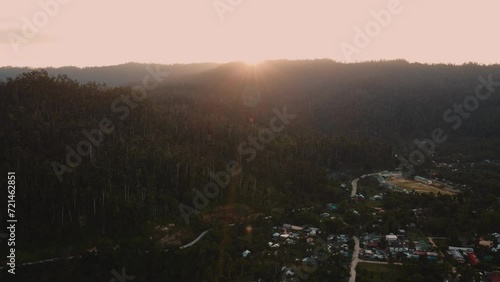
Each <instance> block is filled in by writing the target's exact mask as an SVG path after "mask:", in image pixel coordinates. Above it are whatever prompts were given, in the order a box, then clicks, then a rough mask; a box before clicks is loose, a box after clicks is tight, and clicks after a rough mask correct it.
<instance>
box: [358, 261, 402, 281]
mask: <svg viewBox="0 0 500 282" xmlns="http://www.w3.org/2000/svg"><path fill="white" fill-rule="evenodd" d="M404 277H405V273H404V271H403V267H402V266H400V265H391V264H375V263H365V262H360V263H359V264H358V267H357V277H356V278H357V279H356V280H359V281H370V282H378V281H381V282H382V281H398V279H402V278H404Z"/></svg>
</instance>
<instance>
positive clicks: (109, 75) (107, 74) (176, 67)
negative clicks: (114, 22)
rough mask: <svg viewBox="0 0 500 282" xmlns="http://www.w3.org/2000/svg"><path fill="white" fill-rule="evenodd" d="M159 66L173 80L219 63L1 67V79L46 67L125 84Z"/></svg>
mask: <svg viewBox="0 0 500 282" xmlns="http://www.w3.org/2000/svg"><path fill="white" fill-rule="evenodd" d="M147 66H152V67H153V68H156V66H159V67H160V69H161V71H162V72H163V71H164V72H171V76H170V77H169V80H173V79H176V78H179V77H183V76H185V75H192V74H196V73H200V72H204V71H208V70H210V69H213V68H215V67H216V66H218V64H214V63H199V64H186V65H180V64H173V65H163V64H140V63H127V64H121V65H115V66H104V67H85V68H78V67H73V66H68V67H60V68H29V67H8V66H7V67H1V68H0V81H5V80H6V79H7V78H8V77H12V78H15V77H16V76H18V75H19V74H21V73H24V72H30V71H32V70H37V69H45V70H46V71H47V72H48V73H49V75H51V76H57V75H58V74H66V75H67V76H68V77H69V78H72V79H76V80H77V81H79V82H80V83H86V82H96V83H106V84H107V85H108V86H125V85H131V84H133V83H135V82H139V81H141V80H142V78H143V77H144V76H145V75H146V74H147V71H146V67H147Z"/></svg>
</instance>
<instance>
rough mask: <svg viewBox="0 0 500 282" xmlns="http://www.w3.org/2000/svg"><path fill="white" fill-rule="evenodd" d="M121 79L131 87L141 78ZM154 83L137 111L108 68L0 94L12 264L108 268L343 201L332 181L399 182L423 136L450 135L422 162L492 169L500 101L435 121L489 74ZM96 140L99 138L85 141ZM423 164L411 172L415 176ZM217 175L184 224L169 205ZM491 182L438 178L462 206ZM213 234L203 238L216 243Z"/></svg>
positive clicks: (256, 73) (410, 72) (365, 73)
mask: <svg viewBox="0 0 500 282" xmlns="http://www.w3.org/2000/svg"><path fill="white" fill-rule="evenodd" d="M131 66H134V71H135V73H137V74H140V72H139V71H138V70H137V69H138V66H137V65H131ZM141 67H142V68H143V69H142V72H143V74H142V75H143V76H145V75H147V74H148V73H147V71H146V70H144V66H141ZM155 67H159V68H162V66H155ZM166 71H168V72H169V74H170V75H171V77H169V79H167V80H165V81H163V82H162V83H161V84H159V85H158V86H157V87H154V89H151V90H148V91H147V92H146V93H145V94H144V95H147V98H146V99H140V100H134V98H133V97H131V93H133V91H132V87H133V86H134V85H135V83H140V81H141V77H138V78H137V79H133V80H132V79H131V78H130V79H129V81H128V82H127V83H121V82H122V81H126V79H123V78H121V79H120V78H119V77H118V78H117V77H116V75H115V76H112V78H110V81H109V82H107V81H105V80H106V79H107V76H106V75H107V74H108V73H113V72H112V70H108V72H103V73H104V75H102V77H101V81H100V82H101V83H97V82H87V83H79V82H78V81H77V80H75V79H74V78H73V77H72V76H71V75H68V74H67V73H60V74H55V73H54V70H51V73H50V74H49V72H48V71H46V70H32V71H26V72H23V73H21V74H19V75H18V76H16V77H9V78H6V79H4V80H3V81H1V82H0V107H1V109H0V110H1V114H0V116H1V120H2V122H1V123H0V124H1V126H2V128H1V130H0V133H1V134H2V136H1V141H0V142H2V148H4V149H3V153H2V154H1V157H0V164H1V167H2V171H15V172H16V175H17V176H18V179H17V191H18V192H17V197H18V198H17V202H18V205H19V208H18V215H17V216H18V218H20V219H22V224H20V225H19V227H18V230H17V236H18V237H17V238H18V241H19V242H23V246H22V247H19V248H20V250H23V251H22V252H21V251H20V259H23V260H25V261H30V260H33V259H38V258H46V257H51V256H62V255H72V254H78V253H80V252H81V251H82V250H85V249H88V248H91V247H94V246H99V249H100V250H102V253H104V254H106V255H105V256H109V257H108V258H104V259H107V260H112V259H111V257H112V256H117V254H116V253H113V252H111V251H110V250H111V249H112V248H113V247H114V246H115V245H117V244H120V246H121V249H122V250H121V251H120V252H124V253H126V252H127V251H130V250H134V251H138V250H146V249H152V246H153V245H154V244H155V243H154V240H151V238H150V237H151V236H153V237H154V233H155V231H156V229H155V227H156V226H159V225H167V224H175V225H176V226H181V227H182V230H183V232H184V235H183V236H181V237H183V238H184V237H186V238H188V237H189V238H192V236H193V235H195V234H198V233H199V232H201V231H203V230H206V229H209V228H212V227H214V226H224V225H227V224H232V223H240V222H244V221H246V220H249V219H251V218H252V217H254V216H255V215H256V214H276V213H277V212H278V213H279V211H280V210H288V209H292V208H294V207H297V206H312V205H316V204H317V203H318V201H320V200H323V201H324V200H325V199H326V200H328V201H331V202H334V201H340V200H341V199H342V197H343V196H345V195H343V194H342V193H343V191H342V190H341V189H340V188H339V187H338V183H339V182H338V180H336V179H332V177H330V176H331V175H343V174H344V173H348V174H350V175H354V176H359V175H361V174H362V173H367V172H373V171H379V170H384V169H395V168H396V167H398V165H399V160H398V159H397V158H395V157H394V156H395V155H396V154H402V155H405V156H406V155H408V153H409V152H410V151H411V150H413V149H415V142H414V140H415V138H416V139H418V140H423V139H426V138H430V136H431V134H432V131H433V130H434V129H435V128H442V129H443V130H444V131H445V132H446V133H447V134H448V136H449V137H448V140H447V141H446V142H445V143H443V144H439V145H438V146H437V148H436V153H435V154H434V155H433V158H434V159H432V160H439V161H441V162H452V161H455V160H456V159H458V158H460V159H461V160H467V161H471V162H481V161H484V160H485V159H488V160H498V159H500V150H498V146H499V145H500V115H498V112H499V110H500V94H499V93H500V90H498V89H497V91H496V92H495V93H494V94H492V95H491V97H489V98H488V99H485V100H482V101H480V103H479V105H478V107H477V110H474V111H471V112H470V116H467V118H463V119H462V123H461V124H460V126H458V128H457V129H456V130H455V129H454V128H453V125H456V120H454V122H451V121H450V120H446V119H445V118H443V114H444V113H445V112H447V110H448V109H453V108H454V105H455V104H463V103H464V99H465V98H466V97H468V96H471V95H474V93H475V90H476V88H477V87H478V85H481V83H482V82H481V80H480V79H479V78H478V77H483V78H484V79H486V80H487V79H488V77H489V76H490V75H491V78H492V80H493V81H494V82H496V81H500V66H498V65H492V66H481V65H476V64H465V65H460V66H454V65H426V64H417V63H408V62H406V61H387V62H366V63H358V64H342V63H337V62H334V61H330V60H313V61H269V62H265V63H262V64H260V65H257V66H248V65H245V64H243V63H230V64H224V65H215V64H205V65H203V64H202V65H187V66H184V65H173V66H169V67H168V68H167V69H166ZM110 77H111V76H110ZM134 77H136V75H134ZM80 80H82V79H80ZM83 81H85V79H83ZM117 84H121V86H116V87H115V86H113V87H111V86H109V85H117ZM276 112H279V113H283V112H287V113H289V114H290V115H293V116H294V118H293V119H291V120H290V122H289V123H286V124H284V125H285V126H284V128H283V130H280V131H279V132H274V134H273V135H272V137H271V138H270V141H269V142H260V144H255V145H254V147H255V148H253V147H251V144H253V143H258V142H259V141H255V142H252V141H250V140H252V138H253V139H255V140H262V138H263V137H262V135H263V133H262V132H264V131H265V132H269V130H268V128H270V121H272V120H276V116H277V113H276ZM278 116H279V114H278ZM450 116H451V115H450ZM103 121H105V122H104V123H105V125H104V126H102V123H103ZM103 127H105V128H107V129H110V130H109V131H108V132H104V131H102V130H101V133H100V134H98V133H96V132H98V131H99V129H100V128H103ZM271 128H272V126H271ZM266 130H267V131H266ZM102 132H104V133H102ZM89 136H91V137H89ZM92 138H94V139H92ZM84 141H85V142H84ZM243 142H246V143H243ZM82 144H90V145H91V146H84V145H82ZM79 152H85V153H84V154H81V153H79ZM68 160H69V161H68ZM432 160H431V159H428V160H426V163H425V164H423V165H422V166H420V167H418V168H416V172H421V173H425V171H426V169H428V168H429V167H430V166H431V165H432V163H431V161H432ZM229 162H232V163H233V164H236V166H237V167H239V168H240V170H241V172H239V173H238V174H237V175H234V177H231V178H230V181H228V183H227V185H224V187H223V188H222V189H220V191H219V193H218V194H217V195H216V196H215V197H213V198H212V199H210V201H209V203H208V204H207V207H204V208H202V209H199V211H198V212H196V214H194V213H193V214H192V215H191V216H190V223H189V224H187V223H186V221H185V220H184V218H183V216H182V214H181V211H180V209H179V205H180V204H181V203H184V204H185V205H187V206H189V207H193V208H194V206H193V199H194V198H196V190H194V188H197V189H199V190H202V189H203V187H204V186H205V185H206V184H207V183H209V182H210V181H212V180H213V178H214V174H217V172H220V171H225V170H226V167H227V164H228V163H229ZM496 168H497V167H496V166H495V168H494V169H491V166H488V167H485V168H483V169H481V168H478V170H476V171H471V172H470V174H469V175H455V176H453V175H448V172H441V174H442V175H446V177H447V178H448V179H452V180H454V181H457V182H460V181H462V182H467V183H471V182H472V183H473V184H472V186H471V191H472V192H471V193H473V194H474V195H475V196H474V201H475V202H474V203H475V205H481V204H483V203H484V201H487V200H489V201H490V203H491V199H495V198H497V197H500V190H499V189H498V188H499V187H500V175H498V171H497V170H496ZM485 175H487V177H485ZM461 178H462V179H461ZM464 178H466V179H464ZM481 195H484V197H483V196H481ZM486 195H488V199H486ZM389 200H390V198H389V199H388V200H387V201H389ZM461 201H463V200H461ZM0 215H1V217H2V218H1V220H2V221H4V214H3V213H1V214H0ZM219 231H220V230H219ZM219 231H216V232H215V233H214V234H212V235H210V236H212V237H220V240H221V241H225V240H228V239H227V238H226V236H224V235H223V234H220V233H219ZM152 234H153V235H152ZM103 238H105V239H103ZM181 241H183V242H186V241H188V240H187V239H183V240H181ZM217 251H218V250H217V248H214V247H213V246H207V249H206V250H205V251H203V252H204V253H203V254H199V253H192V254H191V253H190V254H189V255H186V256H185V257H184V258H183V259H181V260H188V259H189V258H190V257H199V258H201V259H203V260H204V261H205V263H207V264H208V263H215V259H213V258H215V257H216V255H215V254H214V253H216V252H217ZM189 252H195V251H194V250H193V251H189ZM123 256H125V255H123ZM138 256H139V257H140V256H142V255H131V257H134V260H135V259H137V257H138ZM155 256H162V257H163V260H164V262H163V263H158V262H157V261H155V259H154V258H155ZM84 259H89V258H84ZM101 259H103V258H101ZM120 259H121V258H120ZM120 259H118V258H117V260H120ZM165 261H166V262H165ZM229 261H230V259H226V261H225V262H220V261H219V263H221V264H222V265H223V264H224V263H230V262H229ZM147 262H149V263H150V265H151V267H153V268H157V269H161V268H163V267H165V264H167V263H172V264H175V263H176V259H175V258H174V257H173V256H171V257H169V256H166V257H165V254H161V255H160V254H156V253H154V254H152V255H151V256H149V257H148V258H145V262H141V263H144V264H147ZM138 263H139V262H138ZM178 263H180V262H178ZM234 263H236V264H238V263H240V262H234ZM185 264H189V263H187V262H186V263H185ZM88 265H89V266H88V267H89V268H91V267H92V263H89V264H88ZM110 265H111V263H110ZM218 267H219V268H220V269H222V268H223V267H222V266H220V265H219V266H218ZM232 267H237V268H238V269H241V271H242V272H243V269H245V265H239V264H238V265H237V266H232ZM262 267H263V268H264V269H266V268H269V269H272V268H275V267H276V266H262ZM103 268H104V267H103ZM219 268H218V269H219ZM106 269H111V266H110V267H109V268H106ZM117 269H118V268H117ZM187 269H189V268H187ZM80 271H82V270H80ZM85 271H90V270H85ZM85 271H83V273H85ZM187 271H189V270H187ZM199 271H201V270H199ZM221 271H222V270H221ZM255 271H257V270H254V272H255ZM137 272H140V271H139V270H137ZM137 272H136V273H137ZM264 272H265V271H264ZM188 273H189V272H188ZM188 273H177V274H176V275H179V276H170V277H177V278H182V277H184V276H183V275H188ZM197 275H199V276H198V277H212V276H213V275H216V274H214V273H198V274H197ZM82 279H83V278H82ZM83 280H85V279H83ZM83 280H82V281H83ZM105 280H106V279H104V278H103V281H105ZM74 281H79V280H78V279H77V280H74ZM107 281H109V279H108V280H107ZM141 281H142V280H141ZM228 281H229V280H228Z"/></svg>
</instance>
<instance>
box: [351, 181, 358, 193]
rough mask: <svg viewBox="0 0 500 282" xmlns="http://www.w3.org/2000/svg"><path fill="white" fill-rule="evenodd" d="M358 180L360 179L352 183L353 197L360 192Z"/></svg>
mask: <svg viewBox="0 0 500 282" xmlns="http://www.w3.org/2000/svg"><path fill="white" fill-rule="evenodd" d="M358 180H359V178H356V179H354V180H353V181H352V182H351V186H352V191H351V197H354V196H356V193H357V191H358Z"/></svg>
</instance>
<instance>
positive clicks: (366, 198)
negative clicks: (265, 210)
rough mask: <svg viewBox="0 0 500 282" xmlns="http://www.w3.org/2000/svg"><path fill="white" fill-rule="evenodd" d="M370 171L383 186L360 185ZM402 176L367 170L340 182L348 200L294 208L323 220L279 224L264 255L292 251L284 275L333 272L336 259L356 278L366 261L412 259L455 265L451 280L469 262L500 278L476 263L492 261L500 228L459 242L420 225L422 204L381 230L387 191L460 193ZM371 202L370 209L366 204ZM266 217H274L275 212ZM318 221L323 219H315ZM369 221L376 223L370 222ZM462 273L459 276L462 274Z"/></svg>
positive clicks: (484, 277) (485, 277)
mask: <svg viewBox="0 0 500 282" xmlns="http://www.w3.org/2000/svg"><path fill="white" fill-rule="evenodd" d="M370 177H371V178H373V179H376V180H377V181H378V183H379V187H378V188H376V189H368V187H363V185H360V187H357V186H358V180H360V179H365V178H370ZM399 178H402V176H401V174H400V173H398V172H387V171H385V172H382V173H378V174H372V175H365V176H362V177H360V178H359V179H355V180H354V181H352V183H351V184H348V183H342V184H341V185H340V187H341V188H342V189H344V190H345V191H346V192H351V197H350V199H349V200H348V204H346V203H325V204H324V205H323V206H322V207H319V208H318V207H304V208H297V209H294V210H292V211H290V214H300V213H304V214H308V215H309V216H311V214H313V215H314V217H315V218H316V219H317V220H319V221H317V220H313V221H312V222H311V223H310V224H302V225H299V224H296V223H295V222H283V223H282V224H279V225H274V226H273V227H272V231H271V232H270V236H269V240H268V242H267V251H265V252H264V255H266V256H269V257H275V256H285V257H287V259H284V261H285V263H284V264H283V265H282V266H281V272H282V278H283V279H288V280H286V281H301V279H302V280H304V277H310V276H309V275H313V273H314V272H315V271H320V270H321V269H323V270H326V271H327V272H328V271H329V270H328V269H331V266H332V265H336V266H337V267H340V268H341V269H342V271H344V272H345V273H346V275H345V278H346V281H347V280H348V281H355V279H356V276H357V273H356V272H357V271H358V272H359V271H362V272H363V271H365V270H364V269H365V268H367V267H366V266H367V265H371V267H370V268H371V269H373V267H377V268H380V269H383V268H384V267H403V265H404V264H405V263H407V262H408V261H411V260H414V261H422V260H425V261H427V262H428V263H431V264H438V265H441V264H443V263H446V264H447V265H450V266H451V273H450V275H449V278H450V279H449V280H448V281H455V280H453V278H452V276H453V275H452V274H453V273H455V272H457V269H462V268H464V267H467V268H470V269H471V270H472V271H475V273H476V274H477V275H479V276H480V277H481V280H479V281H500V280H499V279H500V272H499V271H481V270H479V269H477V268H475V267H477V266H478V265H480V264H481V263H482V262H483V261H484V262H486V263H488V262H492V261H493V260H494V257H495V259H496V257H498V255H497V254H499V253H500V234H499V233H491V234H476V240H475V241H470V240H467V239H465V238H461V239H460V240H459V241H458V242H455V241H452V240H450V238H447V237H434V236H433V235H432V234H424V233H423V232H422V231H421V230H420V229H419V226H420V223H419V222H421V221H422V220H425V218H426V213H427V212H428V211H427V210H426V209H421V208H414V209H412V210H411V211H410V213H411V218H410V220H409V221H408V222H406V223H405V224H402V225H401V226H398V227H395V228H391V229H392V230H390V231H391V232H387V233H383V232H380V231H382V230H383V228H381V226H383V225H384V224H386V222H385V221H387V220H389V218H388V217H387V216H386V213H387V210H386V209H384V208H383V207H382V206H381V205H380V203H381V201H382V200H383V199H384V197H385V195H386V193H387V192H388V191H391V192H398V193H402V194H405V195H410V196H411V194H412V193H436V194H437V193H440V194H443V195H453V194H455V193H460V191H459V190H457V189H454V188H452V187H451V186H449V185H448V184H446V185H444V184H442V183H441V182H438V181H435V180H429V179H426V178H423V177H415V178H414V179H413V180H405V181H407V184H405V185H407V186H405V188H402V187H398V186H396V185H395V184H393V183H394V181H395V180H396V181H397V179H399ZM436 182H437V183H436ZM415 187H417V188H415ZM367 206H368V207H369V209H371V211H370V210H366V207H367ZM361 218H363V219H361ZM265 219H266V220H272V216H268V217H265ZM332 221H335V222H336V224H337V225H336V226H337V227H338V226H341V228H339V229H338V231H340V232H335V230H332V229H331V228H329V227H328V224H329V223H330V222H332ZM313 222H314V223H317V222H319V223H320V224H319V225H315V224H313ZM366 222H370V223H371V225H370V226H367V224H366ZM357 225H358V226H359V228H357ZM327 229H328V230H327ZM499 232H500V229H499ZM242 256H243V257H249V256H251V250H245V251H244V252H243V253H242ZM332 258H335V259H334V260H333V259H332ZM382 271H385V270H382ZM358 275H359V274H358ZM457 276H458V277H460V275H459V274H457ZM294 279H295V280H294ZM283 281H285V280H283ZM456 281H458V280H456Z"/></svg>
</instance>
